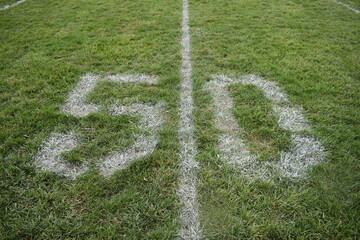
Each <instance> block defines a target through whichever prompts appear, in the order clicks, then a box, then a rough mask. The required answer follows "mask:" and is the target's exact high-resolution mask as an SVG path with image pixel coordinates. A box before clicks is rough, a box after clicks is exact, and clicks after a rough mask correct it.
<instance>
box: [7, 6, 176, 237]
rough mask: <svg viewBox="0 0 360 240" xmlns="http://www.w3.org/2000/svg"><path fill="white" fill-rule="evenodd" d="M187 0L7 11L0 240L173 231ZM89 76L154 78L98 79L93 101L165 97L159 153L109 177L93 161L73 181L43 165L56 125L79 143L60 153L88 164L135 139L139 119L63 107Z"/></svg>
mask: <svg viewBox="0 0 360 240" xmlns="http://www.w3.org/2000/svg"><path fill="white" fill-rule="evenodd" d="M180 21H181V2H178V1H171V2H168V1H153V0H149V1H130V0H129V1H124V0H115V1H96V0H90V1H77V0H76V1H75V0H65V1H50V0H44V1H35V0H34V1H33V0H28V1H26V2H24V3H22V4H20V5H18V6H16V7H14V8H11V9H7V10H6V11H2V12H0V22H1V24H0V32H1V37H0V79H1V80H0V142H1V144H0V154H1V157H0V158H1V160H2V161H1V167H0V196H1V197H0V212H1V214H0V238H1V239H173V238H174V236H175V234H176V232H177V227H178V225H177V221H178V204H177V202H178V200H177V196H176V186H177V176H178V171H177V166H178V158H177V153H178V141H177V137H176V136H177V119H178V116H177V108H178V107H177V106H178V89H177V86H178V84H179V81H180V74H179V66H180V51H179V42H180V37H181V28H180ZM86 73H93V74H100V75H108V74H123V73H125V74H128V73H136V74H137V73H144V74H148V75H155V76H158V77H159V84H158V85H157V86H152V85H149V84H128V85H125V84H123V85H121V84H114V83H102V84H100V85H99V86H98V87H97V88H96V89H95V90H94V92H92V93H91V94H90V96H89V98H88V100H89V101H91V102H93V103H96V104H100V105H101V106H105V107H108V106H109V105H110V104H111V103H113V102H120V103H123V104H128V103H134V102H142V103H158V102H160V101H161V102H164V107H165V114H164V118H165V124H164V126H163V127H162V128H161V130H160V132H159V135H160V142H159V144H158V145H157V147H156V149H155V151H154V153H153V154H151V155H150V156H149V157H147V158H145V159H142V160H140V161H138V162H136V163H134V164H132V165H131V166H130V167H129V168H127V169H126V170H124V171H118V172H116V173H115V174H114V175H113V176H111V177H110V178H109V179H106V178H104V177H102V176H100V175H99V173H98V170H97V169H96V168H95V167H93V168H91V170H90V171H88V172H87V173H86V174H84V175H83V176H81V177H80V178H78V179H76V180H75V181H71V180H69V179H66V178H63V177H60V176H57V175H55V174H53V173H44V172H37V171H36V170H35V167H34V166H33V161H34V159H33V157H34V155H35V154H36V153H37V152H38V148H39V147H40V145H41V143H42V142H43V141H45V140H46V139H47V138H48V137H49V136H50V135H51V133H52V132H67V131H69V130H73V131H75V132H76V133H78V134H80V136H81V141H82V144H81V145H80V146H79V147H78V148H76V149H75V150H74V151H72V152H70V153H66V154H63V156H64V158H65V159H66V160H67V161H69V162H72V163H79V162H87V163H89V164H90V166H95V163H96V162H97V161H98V159H99V158H100V157H104V156H106V155H108V154H109V153H110V152H111V151H113V150H121V149H125V148H126V147H128V146H130V145H131V144H132V143H133V142H134V133H137V132H139V130H138V128H137V123H138V121H139V119H138V118H136V117H131V116H121V117H112V116H109V115H107V114H104V113H96V114H90V115H89V116H87V117H84V118H76V117H73V116H68V115H66V114H64V113H62V112H61V111H60V108H61V106H62V105H63V103H64V101H65V99H66V98H67V96H68V93H69V92H70V91H71V90H72V89H73V88H74V87H75V86H76V84H77V82H78V81H79V80H80V77H81V76H82V75H84V74H86Z"/></svg>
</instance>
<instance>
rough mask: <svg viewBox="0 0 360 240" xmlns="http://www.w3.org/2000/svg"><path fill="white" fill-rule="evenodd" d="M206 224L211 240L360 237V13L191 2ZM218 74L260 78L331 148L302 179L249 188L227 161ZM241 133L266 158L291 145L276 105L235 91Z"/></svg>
mask: <svg viewBox="0 0 360 240" xmlns="http://www.w3.org/2000/svg"><path fill="white" fill-rule="evenodd" d="M190 15H191V26H190V27H191V29H192V50H193V70H194V81H195V104H196V117H195V119H196V125H197V136H198V140H199V142H198V143H199V151H200V154H199V155H198V161H199V162H200V164H201V166H202V169H201V171H200V173H199V178H200V182H201V184H200V185H199V191H200V202H201V220H202V223H203V227H204V232H205V236H206V237H207V238H208V239H357V238H359V236H360V232H359V231H360V224H359V223H360V208H359V206H360V204H359V203H360V202H359V200H360V194H359V190H360V185H359V180H360V179H359V170H360V168H359V157H360V152H359V149H360V139H359V136H360V127H359V126H360V111H359V109H360V100H359V92H360V83H359V79H360V68H359V60H360V58H359V56H360V14H357V13H355V12H353V11H351V10H350V9H348V8H345V7H343V6H341V5H339V4H335V3H334V2H332V1H322V0H321V1H320V0H319V1H312V0H292V1H285V0H275V1H260V0H255V1H253V0H251V1H250V0H240V1H238V0H236V1H235V0H230V1H222V0H200V1H190ZM212 74H228V75H234V76H241V75H245V74H256V75H258V76H261V77H263V78H265V79H267V80H270V81H273V82H276V83H277V85H278V86H279V87H281V88H282V89H283V90H284V92H285V93H287V94H288V96H289V98H290V101H291V102H292V103H293V104H294V105H295V106H297V107H298V108H302V109H303V112H304V115H305V116H306V118H307V119H308V120H309V124H310V126H311V128H312V131H311V134H312V135H313V136H314V137H316V138H317V139H319V140H321V141H322V142H323V144H324V147H325V148H326V151H327V156H326V159H325V161H324V162H323V163H321V164H319V165H318V166H316V167H315V168H313V169H312V170H311V171H310V172H309V173H308V175H307V176H306V178H305V179H303V180H301V181H288V180H282V181H279V180H277V179H276V178H275V179H274V182H273V183H266V182H262V181H254V182H249V181H248V180H247V179H245V178H244V177H243V176H241V174H239V171H237V169H236V168H233V167H231V166H229V165H228V164H226V162H223V161H222V160H220V159H219V158H218V157H217V156H218V151H217V149H216V145H217V140H218V136H219V135H218V134H219V131H218V130H217V129H216V128H215V126H214V112H213V110H212V107H211V101H212V99H211V96H210V94H209V93H207V92H206V91H204V90H203V88H204V83H205V82H206V81H209V80H210V79H211V75H212ZM229 90H230V94H231V96H232V98H233V101H234V105H235V107H234V110H233V113H234V116H235V117H236V119H237V121H238V124H239V126H240V129H241V132H240V133H239V134H241V136H242V137H243V138H244V139H245V142H246V144H247V146H248V147H249V149H250V150H251V151H252V152H254V153H256V154H259V155H260V156H259V157H260V160H261V161H276V159H277V158H278V156H279V152H280V151H286V150H287V149H288V148H289V147H290V145H289V144H290V141H289V134H290V133H289V132H287V131H284V130H282V129H279V127H278V125H277V123H276V121H277V120H276V117H275V115H274V113H273V112H272V110H271V104H270V102H269V101H268V100H267V99H265V98H264V96H263V94H262V93H261V92H260V91H259V90H258V89H256V88H254V87H251V86H241V85H233V86H230V88H229Z"/></svg>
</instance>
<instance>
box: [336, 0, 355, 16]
mask: <svg viewBox="0 0 360 240" xmlns="http://www.w3.org/2000/svg"><path fill="white" fill-rule="evenodd" d="M331 1H333V2H336V3H338V4H341V5H343V6H345V7H347V8H349V9H351V10H353V11H355V12H357V13H360V10H359V9H356V8H354V7H352V6H350V5H348V4H346V3H343V2H340V1H338V0H331Z"/></svg>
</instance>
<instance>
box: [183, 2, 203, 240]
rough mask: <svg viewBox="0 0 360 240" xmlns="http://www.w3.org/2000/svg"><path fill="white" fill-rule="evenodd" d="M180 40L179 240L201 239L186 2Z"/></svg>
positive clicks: (186, 3) (185, 3) (184, 3)
mask: <svg viewBox="0 0 360 240" xmlns="http://www.w3.org/2000/svg"><path fill="white" fill-rule="evenodd" d="M182 34H183V35H182V40H181V47H182V50H181V54H182V66H181V75H182V82H181V90H180V122H179V140H180V144H181V149H180V160H181V166H180V184H179V189H178V195H179V198H180V201H181V204H182V208H181V210H180V218H181V226H180V229H179V237H180V238H181V239H186V240H188V239H201V238H202V230H201V228H200V222H199V204H198V202H197V190H196V182H197V180H196V173H197V170H198V163H197V162H196V160H195V156H196V146H195V137H194V124H193V108H194V103H193V98H192V94H193V89H192V79H191V72H192V68H191V53H190V29H189V10H188V1H187V0H183V12H182Z"/></svg>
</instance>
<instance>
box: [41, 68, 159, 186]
mask: <svg viewBox="0 0 360 240" xmlns="http://www.w3.org/2000/svg"><path fill="white" fill-rule="evenodd" d="M101 81H110V82H117V83H149V84H155V83H156V82H157V78H156V77H152V76H147V75H139V74H133V75H130V74H126V75H110V76H105V77H102V76H99V75H92V74H86V75H84V76H82V77H81V79H80V81H79V83H78V84H77V86H76V87H75V88H74V89H73V90H72V91H71V92H70V94H69V97H68V98H67V100H66V101H65V103H64V105H63V106H62V108H61V110H62V111H63V112H64V113H67V114H70V115H73V116H76V117H85V116H87V115H88V114H90V113H95V112H99V111H100V106H98V105H96V104H92V103H88V102H87V101H86V97H87V96H88V94H89V93H90V92H92V91H93V90H94V88H95V87H96V86H97V85H98V84H99V82H101ZM162 109H163V107H162V104H157V105H155V106H152V105H148V104H140V103H138V104H132V105H129V106H124V105H119V104H115V105H113V106H112V107H111V109H110V114H111V115H114V116H119V115H124V114H127V115H132V116H136V117H140V126H139V128H140V129H141V130H143V132H144V134H137V135H136V136H135V143H134V144H133V145H132V146H130V147H129V148H127V149H125V150H124V151H116V152H114V153H111V154H109V156H107V157H105V158H104V159H100V160H101V163H100V164H99V167H100V172H101V174H103V175H104V176H110V175H111V174H113V173H114V172H115V171H116V170H117V169H124V168H125V167H126V166H128V165H129V164H130V163H132V162H133V161H135V160H138V159H140V158H143V157H145V156H147V155H149V154H151V153H152V152H153V150H154V149H155V146H156V144H157V143H158V135H157V130H158V129H159V128H160V126H161V125H162V123H163V115H162V113H163V111H162ZM78 144H79V143H78V141H77V138H76V136H75V134H74V133H72V132H70V133H68V134H60V133H53V134H52V135H51V136H50V138H49V139H47V140H46V141H45V142H43V144H42V147H41V149H40V151H39V153H38V154H37V155H36V156H35V165H36V167H37V168H38V169H39V170H42V171H51V172H54V173H56V174H58V175H62V176H66V177H70V178H72V179H74V178H76V177H78V176H79V175H81V174H83V173H84V172H85V171H86V170H87V169H88V167H87V166H85V165H84V166H83V167H76V166H72V165H71V164H69V163H66V162H65V161H64V159H62V157H61V154H62V153H63V152H67V151H71V150H73V149H74V148H75V147H76V146H77V145H78Z"/></svg>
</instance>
